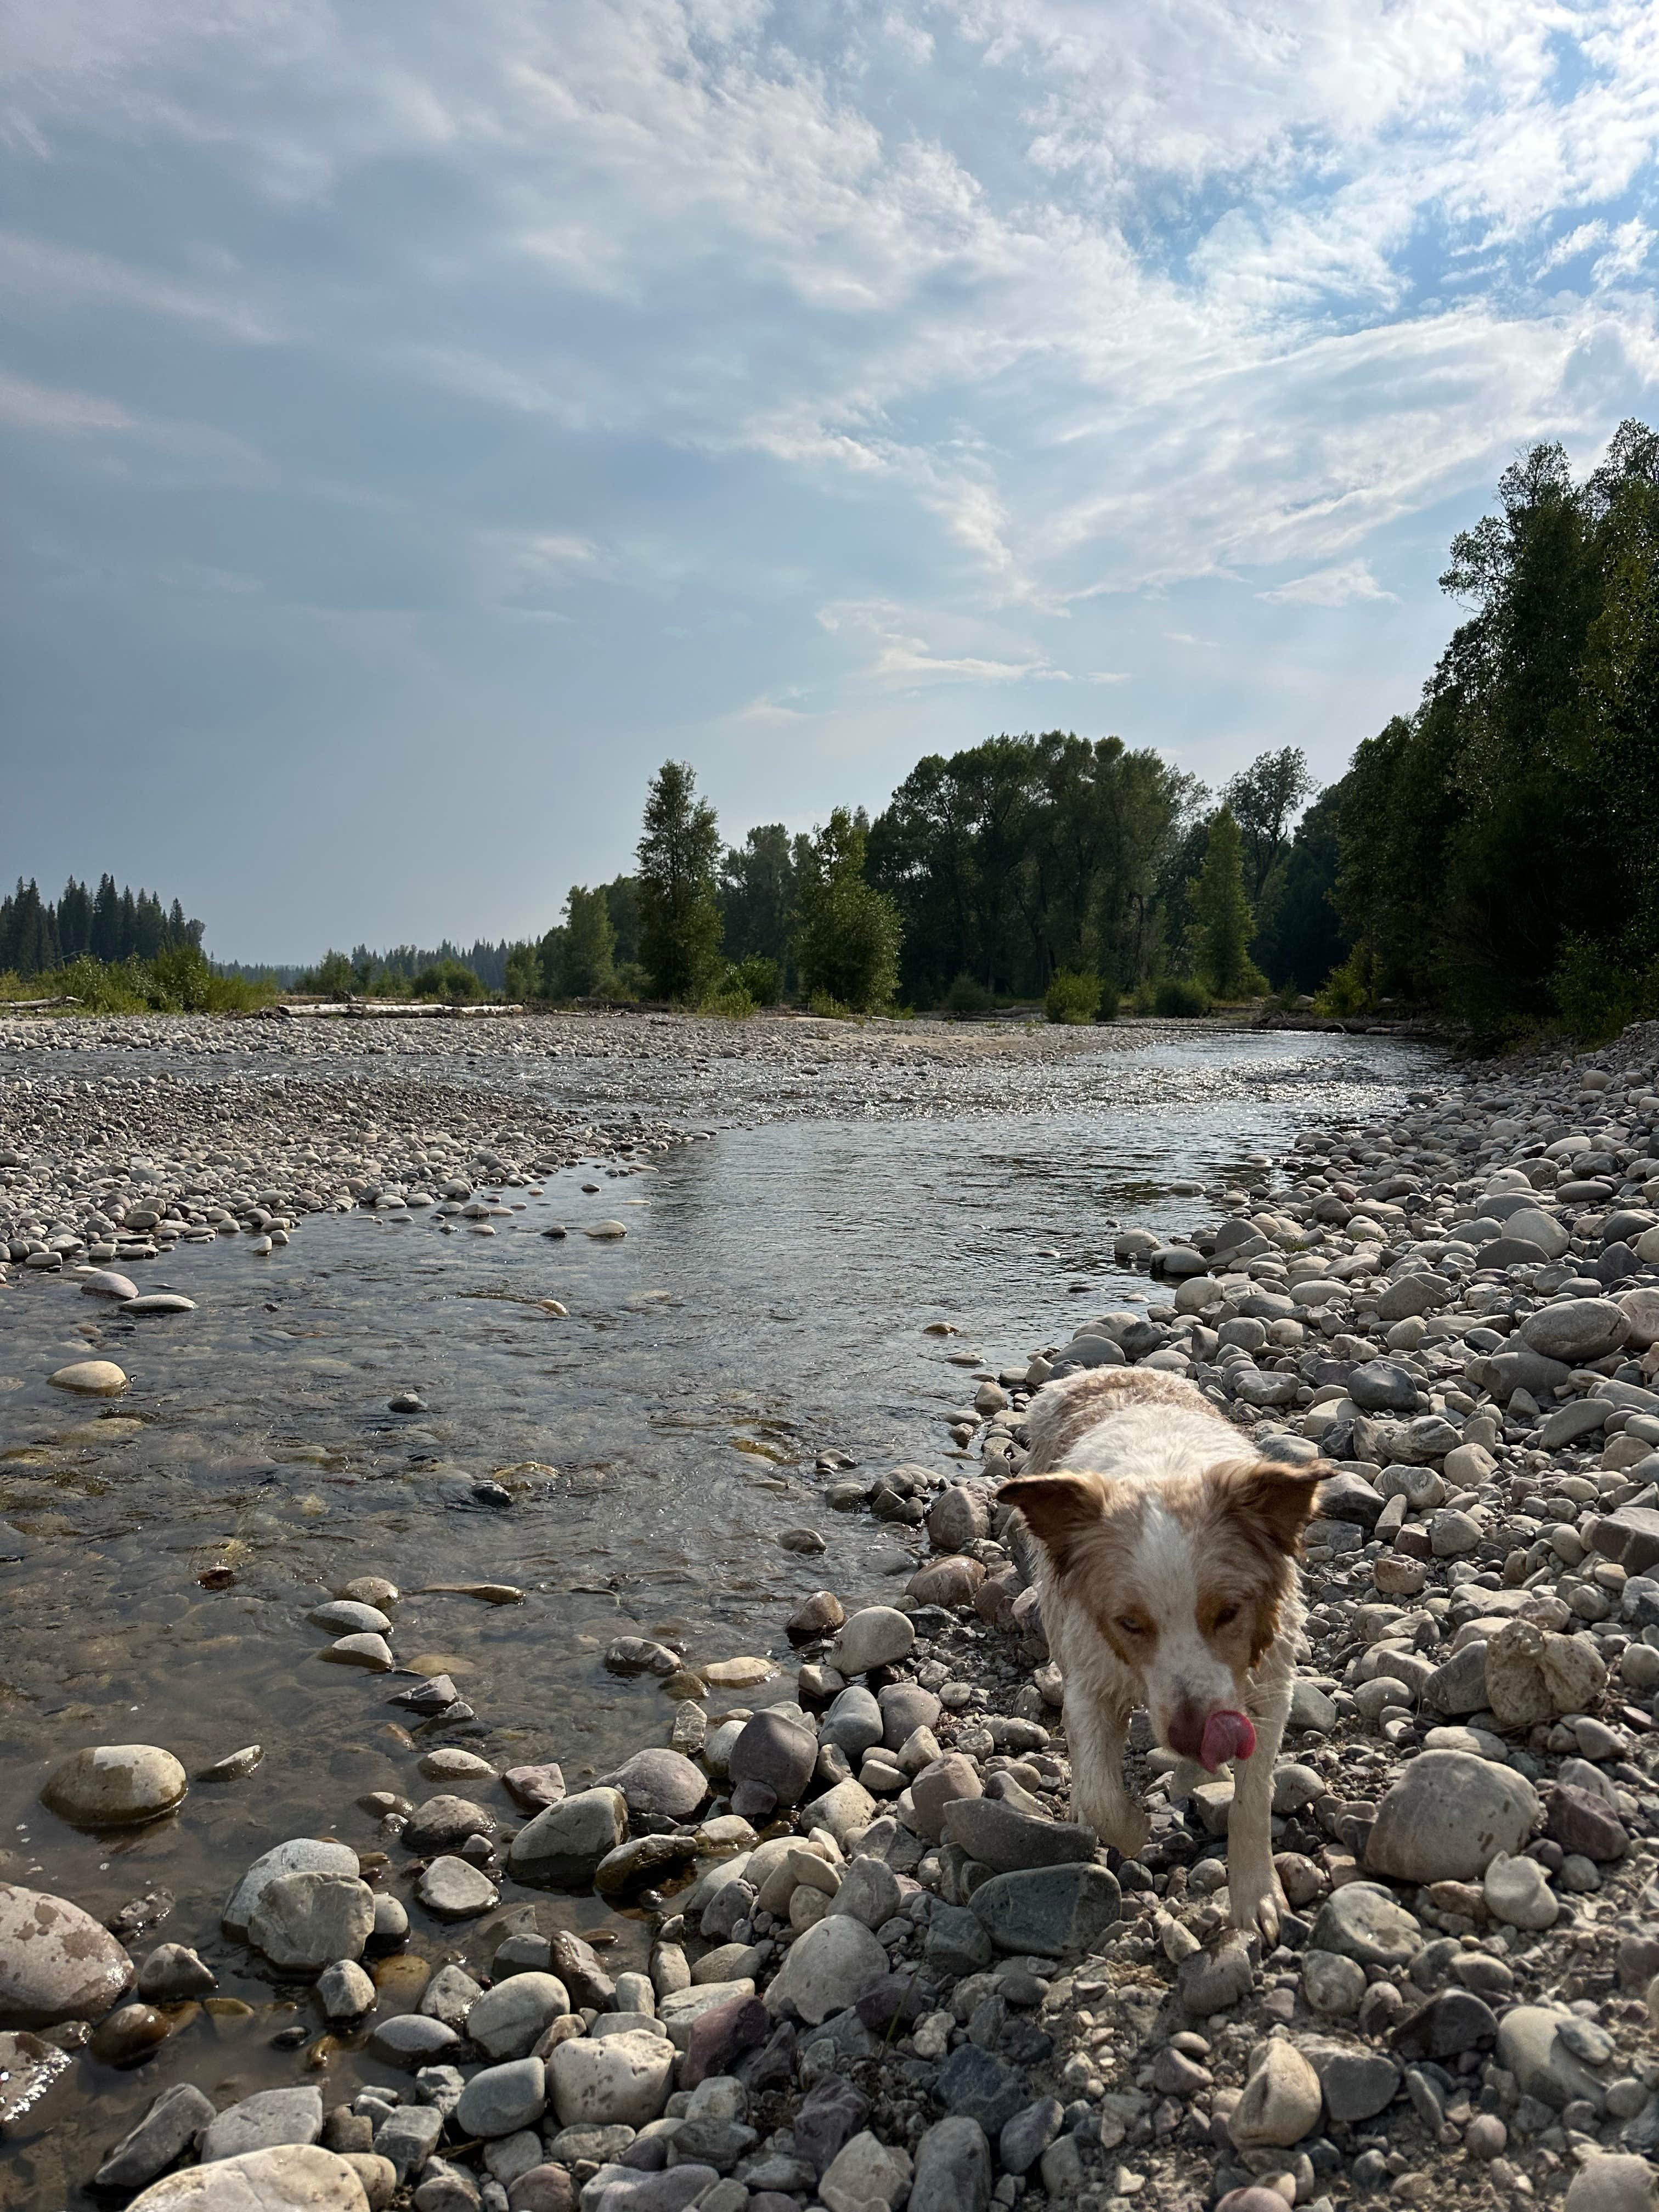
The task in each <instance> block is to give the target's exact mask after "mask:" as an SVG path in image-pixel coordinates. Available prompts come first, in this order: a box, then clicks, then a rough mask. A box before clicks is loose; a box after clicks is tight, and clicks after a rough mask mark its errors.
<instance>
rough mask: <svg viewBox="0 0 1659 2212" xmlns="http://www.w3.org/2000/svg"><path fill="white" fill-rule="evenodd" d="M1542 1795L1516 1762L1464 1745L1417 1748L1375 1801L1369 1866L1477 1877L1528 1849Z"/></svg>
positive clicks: (1402, 1873) (1385, 1871) (1403, 1876)
mask: <svg viewBox="0 0 1659 2212" xmlns="http://www.w3.org/2000/svg"><path fill="white" fill-rule="evenodd" d="M1538 1810H1539V1805H1538V1794H1537V1792H1536V1791H1535V1790H1534V1788H1533V1787H1532V1784H1530V1783H1529V1782H1528V1781H1527V1780H1526V1778H1525V1777H1524V1776H1522V1775H1520V1774H1517V1773H1516V1771H1514V1769H1513V1768H1511V1767H1504V1766H1498V1765H1494V1764H1493V1763H1492V1761H1491V1760H1490V1759H1479V1758H1476V1757H1475V1756H1474V1754H1473V1753H1469V1752H1464V1751H1425V1752H1422V1753H1419V1755H1418V1757H1417V1758H1415V1759H1413V1760H1412V1762H1411V1764H1410V1765H1408V1766H1407V1768H1406V1770H1405V1771H1404V1773H1403V1774H1402V1775H1401V1778H1400V1779H1399V1780H1398V1781H1397V1782H1396V1783H1395V1784H1394V1785H1393V1787H1392V1788H1391V1789H1390V1790H1389V1791H1388V1793H1387V1794H1386V1796H1384V1797H1383V1802H1382V1803H1381V1804H1380V1805H1379V1806H1378V1808H1377V1812H1376V1824H1375V1826H1373V1827H1372V1829H1371V1832H1370V1840H1369V1841H1368V1843H1367V1844H1366V1846H1365V1865H1366V1868H1367V1870H1368V1871H1370V1872H1373V1873H1376V1874H1381V1875H1388V1876H1389V1877H1390V1878H1391V1879H1392V1880H1394V1881H1419V1882H1431V1881H1479V1880H1480V1876H1481V1875H1483V1874H1484V1873H1485V1872H1486V1869H1487V1867H1488V1866H1489V1865H1490V1864H1491V1863H1492V1859H1493V1858H1494V1857H1496V1856H1497V1854H1498V1852H1499V1851H1509V1852H1511V1853H1514V1852H1517V1851H1521V1850H1524V1849H1525V1847H1526V1844H1527V1839H1528V1836H1529V1835H1530V1834H1531V1832H1532V1824H1533V1821H1534V1819H1535V1818H1536V1817H1537V1814H1538Z"/></svg>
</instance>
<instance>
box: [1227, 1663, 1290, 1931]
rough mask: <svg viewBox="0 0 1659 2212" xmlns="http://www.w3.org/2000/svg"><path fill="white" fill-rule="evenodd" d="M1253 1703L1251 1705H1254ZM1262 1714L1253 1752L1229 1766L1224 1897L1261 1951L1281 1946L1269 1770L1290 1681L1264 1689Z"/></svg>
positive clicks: (1280, 1897) (1287, 1702)
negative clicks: (1230, 1790) (1230, 1786)
mask: <svg viewBox="0 0 1659 2212" xmlns="http://www.w3.org/2000/svg"><path fill="white" fill-rule="evenodd" d="M1252 1702H1253V1703H1254V1702H1255V1700H1252ZM1261 1705H1262V1707H1263V1708H1264V1710H1262V1711H1259V1712H1257V1713H1256V1714H1255V1716H1254V1718H1255V1751H1254V1752H1253V1753H1251V1754H1250V1756H1249V1759H1235V1760H1234V1761H1233V1805H1232V1812H1231V1816H1230V1818H1229V1820H1228V1823H1227V1893H1228V1897H1229V1899H1230V1900H1231V1906H1232V1922H1233V1925H1234V1927H1235V1928H1237V1929H1238V1931H1239V1933H1240V1934H1241V1935H1242V1936H1254V1935H1259V1936H1261V1944H1262V1948H1263V1949H1264V1950H1265V1951H1271V1950H1273V1948H1275V1947H1276V1946H1277V1944H1278V1942H1279V1914H1280V1913H1281V1912H1282V1911H1285V1910H1286V1906H1285V1892H1284V1889H1283V1888H1282V1887H1281V1886H1280V1883H1279V1876H1278V1874H1277V1873H1276V1872H1275V1871H1274V1868H1273V1766H1274V1764H1275V1762H1276V1761H1277V1759H1278V1758H1279V1745H1280V1743H1281V1742H1282V1741H1283V1740H1284V1735H1285V1717H1286V1716H1287V1715H1288V1713H1289V1711H1290V1705H1291V1686H1290V1683H1289V1682H1288V1681H1285V1682H1283V1683H1274V1684H1272V1685H1270V1686H1265V1687H1264V1690H1263V1693H1262V1696H1261Z"/></svg>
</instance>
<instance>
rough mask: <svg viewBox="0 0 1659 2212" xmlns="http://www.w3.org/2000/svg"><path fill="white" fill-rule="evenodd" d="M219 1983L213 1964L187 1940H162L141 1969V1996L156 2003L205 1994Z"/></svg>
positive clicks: (139, 1991) (169, 2002) (139, 1990)
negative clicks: (175, 1941) (185, 1942)
mask: <svg viewBox="0 0 1659 2212" xmlns="http://www.w3.org/2000/svg"><path fill="white" fill-rule="evenodd" d="M218 1986H219V1984H218V1982H217V1981H216V1978H215V1977H214V1972H213V1969H212V1967H211V1966H209V1965H208V1963H207V1961H206V1960H204V1959H202V1958H198V1957H197V1954H196V1953H195V1952H194V1951H192V1950H191V1949H190V1948H189V1947H188V1945H186V1944H184V1943H158V1944H157V1945H156V1947H155V1949H154V1950H153V1951H152V1952H151V1953H150V1954H149V1957H148V1958H147V1959H146V1960H144V1963H143V1966H140V1968H139V1969H138V1995H139V1996H141V1997H143V1998H145V1999H147V2000H148V2001H149V2002H150V2003H152V2004H171V2003H173V2002H176V2001H177V2000H178V1999H179V1998H180V1997H199V1996H205V1995H206V1993H207V1991H208V1990H214V1989H217V1988H218Z"/></svg>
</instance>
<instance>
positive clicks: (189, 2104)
mask: <svg viewBox="0 0 1659 2212" xmlns="http://www.w3.org/2000/svg"><path fill="white" fill-rule="evenodd" d="M213 2118H214V2109H213V2100H212V2099H211V2098H210V2097H207V2096H204V2094H203V2093H202V2092H201V2090H199V2089H197V2088H196V2087H193V2086H192V2085H191V2083H190V2082H188V2081H178V2082H175V2083H174V2084H173V2087H171V2088H167V2089H163V2090H162V2092H161V2095H160V2096H159V2097H158V2098H157V2099H156V2100H155V2103H154V2104H153V2105H152V2106H150V2108H149V2111H148V2112H146V2113H145V2114H144V2117H143V2119H142V2120H140V2121H139V2123H138V2124H137V2127H136V2128H134V2129H133V2130H132V2131H131V2134H129V2135H125V2136H123V2137H122V2138H121V2140H120V2142H118V2143H117V2144H116V2146H115V2148H113V2149H112V2151H111V2152H110V2154H109V2155H108V2157H107V2158H106V2159H105V2160H104V2162H103V2164H102V2165H101V2166H100V2167H99V2169H98V2171H97V2172H96V2173H95V2174H94V2176H93V2181H94V2186H95V2187H97V2188H99V2189H111V2190H115V2189H122V2190H126V2189H142V2188H143V2186H144V2185H145V2183H146V2182H149V2181H154V2180H155V2178H156V2176H157V2175H158V2174H161V2173H165V2172H167V2168H168V2166H171V2165H172V2164H173V2160H175V2159H177V2158H180V2157H182V2156H183V2154H184V2153H185V2151H186V2150H187V2149H188V2148H190V2146H191V2143H193V2142H195V2140H196V2138H197V2136H198V2135H199V2134H200V2133H201V2131H202V2130H203V2129H204V2128H205V2127H207V2126H208V2125H209V2124H210V2123H211V2121H212V2119H213Z"/></svg>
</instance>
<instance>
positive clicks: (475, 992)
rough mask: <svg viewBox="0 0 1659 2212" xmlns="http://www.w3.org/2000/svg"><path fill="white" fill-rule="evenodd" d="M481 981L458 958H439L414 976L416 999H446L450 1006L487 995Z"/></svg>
mask: <svg viewBox="0 0 1659 2212" xmlns="http://www.w3.org/2000/svg"><path fill="white" fill-rule="evenodd" d="M415 996H416V998H417V999H447V1000H449V1001H450V1003H451V1005H452V1006H459V1005H461V1004H462V1003H463V1002H465V1001H467V1000H477V999H483V998H487V997H488V996H489V993H488V992H487V991H486V990H485V989H484V987H483V981H482V980H481V978H480V977H478V976H477V975H475V974H474V973H473V971H472V969H471V968H468V967H466V966H465V964H464V963H462V962H460V961H459V960H440V961H437V962H435V963H434V965H433V966H431V967H430V968H422V970H421V972H420V974H419V975H417V976H416V978H415Z"/></svg>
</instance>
